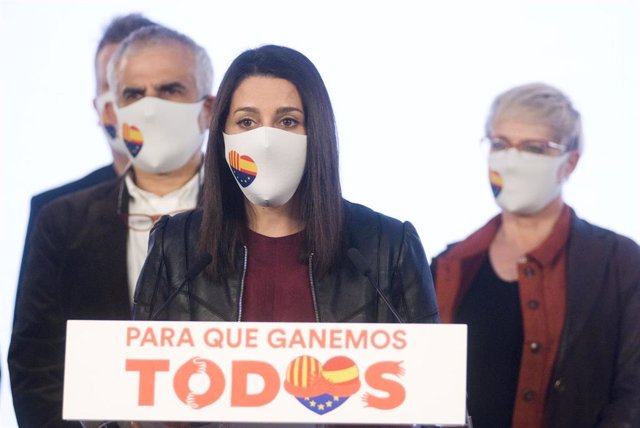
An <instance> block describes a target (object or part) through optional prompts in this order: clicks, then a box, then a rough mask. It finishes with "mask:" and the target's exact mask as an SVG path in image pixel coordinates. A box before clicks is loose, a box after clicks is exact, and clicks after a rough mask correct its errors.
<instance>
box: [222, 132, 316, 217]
mask: <svg viewBox="0 0 640 428" xmlns="http://www.w3.org/2000/svg"><path fill="white" fill-rule="evenodd" d="M223 136H224V156H225V159H226V161H227V164H228V165H229V168H230V169H231V172H232V173H233V176H234V177H235V179H236V182H237V183H238V185H239V186H240V190H242V193H244V196H245V197H246V198H247V199H248V200H249V201H250V202H251V203H253V204H255V205H260V206H263V207H280V206H282V205H284V204H286V203H287V202H288V201H289V200H290V199H291V198H292V197H293V195H294V193H295V192H296V190H297V189H298V185H299V184H300V180H302V174H303V173H304V167H305V164H306V159H307V136H306V135H301V134H295V133H293V132H289V131H283V130H282V129H278V128H270V127H267V126H262V127H260V128H256V129H252V130H250V131H246V132H241V133H239V134H223Z"/></svg>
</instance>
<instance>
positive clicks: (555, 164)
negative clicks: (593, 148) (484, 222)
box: [489, 148, 569, 215]
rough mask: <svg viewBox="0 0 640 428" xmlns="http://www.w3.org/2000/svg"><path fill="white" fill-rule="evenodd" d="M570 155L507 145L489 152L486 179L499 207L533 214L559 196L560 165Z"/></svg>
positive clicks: (561, 179)
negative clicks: (496, 150)
mask: <svg viewBox="0 0 640 428" xmlns="http://www.w3.org/2000/svg"><path fill="white" fill-rule="evenodd" d="M568 158H569V153H565V154H563V155H562V156H545V155H538V154H533V153H524V152H520V151H518V150H516V149H515V148H510V149H508V150H501V151H499V152H493V153H490V154H489V181H490V182H491V189H492V190H493V195H494V197H495V198H496V203H497V204H498V206H500V208H502V209H503V210H505V211H507V212H511V213H514V214H522V215H528V214H534V213H537V212H538V211H540V210H542V209H543V208H544V207H546V206H547V205H549V203H550V202H551V201H552V200H553V199H555V198H556V197H558V196H559V195H560V193H561V190H562V184H563V182H564V179H563V178H562V177H560V168H561V167H562V166H563V165H564V163H565V162H566V161H567V159H568Z"/></svg>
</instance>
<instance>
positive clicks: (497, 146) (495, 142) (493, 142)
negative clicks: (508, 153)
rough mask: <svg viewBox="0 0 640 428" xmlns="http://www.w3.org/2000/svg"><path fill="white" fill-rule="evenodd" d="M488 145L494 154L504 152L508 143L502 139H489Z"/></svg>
mask: <svg viewBox="0 0 640 428" xmlns="http://www.w3.org/2000/svg"><path fill="white" fill-rule="evenodd" d="M489 144H490V146H491V150H492V151H494V152H497V151H500V150H506V149H507V148H508V147H509V143H507V142H506V141H505V140H503V139H502V138H491V139H489Z"/></svg>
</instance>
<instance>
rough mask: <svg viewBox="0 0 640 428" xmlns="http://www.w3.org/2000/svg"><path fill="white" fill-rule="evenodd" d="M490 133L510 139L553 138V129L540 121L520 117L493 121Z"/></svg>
mask: <svg viewBox="0 0 640 428" xmlns="http://www.w3.org/2000/svg"><path fill="white" fill-rule="evenodd" d="M491 131H492V132H491V133H492V134H493V135H494V136H501V137H507V138H509V139H512V140H553V139H554V138H555V133H554V132H553V129H552V128H551V127H550V126H548V125H547V124H546V123H544V122H542V121H531V120H522V119H503V120H497V121H494V122H493V125H492V127H491Z"/></svg>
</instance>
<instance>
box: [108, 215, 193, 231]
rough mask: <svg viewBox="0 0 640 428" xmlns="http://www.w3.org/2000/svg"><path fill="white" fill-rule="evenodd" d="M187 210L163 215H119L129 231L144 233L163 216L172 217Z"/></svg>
mask: <svg viewBox="0 0 640 428" xmlns="http://www.w3.org/2000/svg"><path fill="white" fill-rule="evenodd" d="M185 211H188V210H177V211H171V212H169V213H165V214H137V213H129V214H127V213H119V214H118V216H119V217H120V220H122V222H123V223H124V224H125V225H126V226H127V227H128V228H129V229H131V230H135V231H138V232H146V231H149V230H151V228H152V227H153V225H154V224H156V223H157V222H158V220H160V218H162V217H163V216H165V215H168V216H174V215H176V214H180V213H183V212H185Z"/></svg>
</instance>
